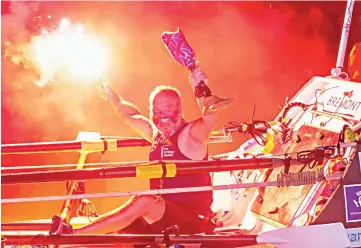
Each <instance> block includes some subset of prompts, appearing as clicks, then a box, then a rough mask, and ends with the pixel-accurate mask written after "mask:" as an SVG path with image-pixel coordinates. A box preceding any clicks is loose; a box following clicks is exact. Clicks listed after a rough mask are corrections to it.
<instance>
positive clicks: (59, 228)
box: [49, 215, 73, 235]
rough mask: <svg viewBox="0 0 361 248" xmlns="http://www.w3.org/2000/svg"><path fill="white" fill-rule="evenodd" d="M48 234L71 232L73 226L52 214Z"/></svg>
mask: <svg viewBox="0 0 361 248" xmlns="http://www.w3.org/2000/svg"><path fill="white" fill-rule="evenodd" d="M49 234H50V235H61V234H73V227H72V225H71V224H70V223H66V222H64V221H63V220H62V219H61V218H60V216H58V215H54V216H53V218H52V220H51V226H50V231H49Z"/></svg>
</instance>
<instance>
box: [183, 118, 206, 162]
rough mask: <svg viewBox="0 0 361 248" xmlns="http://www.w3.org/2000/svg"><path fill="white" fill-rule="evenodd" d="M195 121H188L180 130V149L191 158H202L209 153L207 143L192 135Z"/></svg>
mask: <svg viewBox="0 0 361 248" xmlns="http://www.w3.org/2000/svg"><path fill="white" fill-rule="evenodd" d="M193 125H194V121H193V122H190V123H188V124H187V125H186V126H185V127H184V128H183V130H182V131H181V132H180V134H179V137H178V146H179V149H180V151H181V152H182V153H183V154H184V155H185V156H187V157H188V158H190V159H193V160H202V159H203V158H204V157H205V156H206V154H207V144H205V143H201V142H199V141H198V140H197V139H194V138H193V137H192V135H191V132H190V130H191V128H192V126H193Z"/></svg>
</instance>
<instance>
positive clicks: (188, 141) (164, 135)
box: [53, 68, 215, 234]
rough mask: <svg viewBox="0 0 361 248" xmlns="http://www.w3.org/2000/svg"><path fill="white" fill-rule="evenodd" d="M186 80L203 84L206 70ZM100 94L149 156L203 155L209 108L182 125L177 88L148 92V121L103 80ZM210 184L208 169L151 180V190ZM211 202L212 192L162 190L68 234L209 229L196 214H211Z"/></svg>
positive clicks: (189, 157) (209, 128) (208, 131)
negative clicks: (146, 143) (147, 146)
mask: <svg viewBox="0 0 361 248" xmlns="http://www.w3.org/2000/svg"><path fill="white" fill-rule="evenodd" d="M189 80H190V83H191V85H192V87H193V89H194V88H195V86H196V85H197V83H198V82H201V81H202V80H203V82H205V83H206V84H207V83H208V82H207V78H206V76H205V74H204V73H203V72H202V71H201V70H200V69H199V68H197V69H196V70H195V71H194V72H193V73H192V74H191V75H190V77H189ZM100 92H101V96H102V97H103V98H104V99H106V100H107V101H109V103H110V104H111V105H112V107H113V108H114V110H115V112H116V114H117V115H118V116H119V117H120V118H121V119H122V120H123V121H124V122H125V123H127V124H128V125H129V126H131V127H132V128H133V129H134V130H135V131H136V132H138V133H139V134H140V135H141V136H142V137H144V138H145V139H146V140H148V141H149V142H151V143H152V147H151V150H150V154H149V159H150V160H154V161H159V160H162V161H164V160H206V159H207V157H208V153H207V142H208V138H209V136H210V134H211V132H212V129H213V127H214V125H215V117H214V114H213V113H214V112H213V113H212V112H210V113H209V112H208V113H207V114H203V113H202V115H201V117H200V118H199V119H197V120H195V121H192V122H190V123H187V122H186V121H185V120H184V118H183V115H182V105H181V95H180V92H179V91H178V90H177V89H175V88H172V87H170V86H158V87H157V88H156V89H155V90H154V91H153V92H152V94H151V95H150V99H149V106H150V119H148V118H146V117H145V116H143V115H141V114H140V112H139V111H138V109H137V108H136V107H135V106H134V105H133V104H132V103H129V102H127V101H125V100H124V99H122V98H121V97H120V96H118V95H117V94H116V93H115V92H114V91H113V90H111V89H110V87H109V86H108V84H102V85H101V88H100ZM202 102H203V101H202V99H198V104H199V106H200V108H201V109H203V106H202ZM211 184H212V183H211V178H210V175H209V173H204V174H196V175H183V176H182V175H180V176H176V177H175V178H165V179H164V180H160V179H151V180H150V188H151V189H159V188H178V187H193V186H210V185H211ZM212 202H213V198H212V192H211V191H205V192H197V193H178V194H165V195H161V197H159V196H137V197H133V198H131V199H130V200H129V201H128V202H127V203H125V204H124V205H123V206H120V207H119V208H117V209H114V210H113V211H111V212H109V213H106V214H105V215H103V216H101V217H99V218H98V219H96V220H95V221H94V222H92V223H90V224H89V225H86V226H84V227H81V228H79V229H74V230H73V233H74V234H104V233H112V232H117V231H118V230H124V231H125V232H131V233H134V232H137V233H161V232H162V231H164V230H165V229H166V228H168V227H170V226H172V225H177V226H178V227H179V229H180V232H181V233H198V232H204V231H206V230H205V228H206V226H207V227H210V228H211V229H212V228H214V225H213V223H210V222H209V223H207V224H206V223H205V221H204V219H207V218H204V219H201V218H199V215H201V216H204V217H209V216H211V214H212V212H211V209H210V208H211V204H212ZM205 224H206V225H205ZM208 224H209V225H208ZM53 233H57V231H55V232H53ZM58 233H59V232H58ZM63 233H64V232H63Z"/></svg>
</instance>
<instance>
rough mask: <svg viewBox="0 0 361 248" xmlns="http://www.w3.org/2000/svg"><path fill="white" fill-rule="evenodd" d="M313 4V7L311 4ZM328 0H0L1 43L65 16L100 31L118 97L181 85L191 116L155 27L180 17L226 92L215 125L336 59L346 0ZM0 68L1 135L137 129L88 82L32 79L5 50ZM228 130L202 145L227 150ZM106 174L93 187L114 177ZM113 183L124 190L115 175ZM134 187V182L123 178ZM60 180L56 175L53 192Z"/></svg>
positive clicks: (19, 39) (276, 97) (179, 75)
mask: <svg viewBox="0 0 361 248" xmlns="http://www.w3.org/2000/svg"><path fill="white" fill-rule="evenodd" d="M312 4H315V7H310V5H312ZM329 4H331V3H330V2H327V3H325V4H321V3H318V4H317V6H316V3H313V2H307V3H302V2H292V3H282V2H279V3H264V2H37V3H28V2H12V3H11V4H10V6H11V8H8V7H6V5H3V6H5V7H6V8H5V9H4V8H3V15H2V48H3V49H4V45H3V43H4V42H5V41H7V40H12V41H14V42H16V43H18V44H21V43H26V42H28V41H29V38H30V36H31V35H33V34H34V33H35V32H37V31H38V29H37V27H36V26H34V25H35V22H34V21H33V17H34V16H37V15H43V16H47V15H51V16H52V17H53V19H54V20H57V19H58V18H62V17H68V18H70V20H75V21H77V22H81V23H83V24H84V25H85V27H87V26H89V27H92V28H93V29H96V30H98V31H99V33H100V34H101V35H104V36H105V37H107V40H108V43H109V44H110V45H109V46H108V48H109V50H110V51H111V52H112V54H113V58H112V61H111V68H109V74H108V75H107V79H108V80H109V81H110V82H111V84H112V86H113V88H115V89H116V90H117V92H118V93H119V94H120V95H121V96H122V97H124V98H125V99H126V100H129V101H131V102H134V103H135V104H136V105H137V106H138V107H139V109H140V110H141V111H142V112H143V113H144V114H145V115H148V106H147V104H148V96H149V94H150V92H151V91H152V89H153V88H154V87H155V86H156V85H158V84H171V85H173V86H175V87H177V88H178V89H180V90H181V92H182V100H183V108H184V111H185V117H186V119H187V120H192V119H195V118H197V116H198V115H199V112H198V108H197V107H196V101H195V99H194V96H193V93H192V91H191V87H190V86H189V83H188V79H187V77H188V75H189V73H188V72H187V71H186V69H185V68H182V67H181V66H179V65H177V64H176V63H175V62H174V61H173V60H172V58H171V57H170V55H169V54H168V52H167V51H166V49H165V47H164V45H163V44H162V42H161V38H160V36H161V33H162V32H164V31H175V30H176V28H177V27H180V28H181V29H182V30H183V32H184V34H185V36H186V37H187V40H188V42H189V43H190V45H191V46H192V47H193V49H194V50H195V52H196V55H197V58H198V60H199V62H200V65H201V67H202V68H203V70H204V72H205V73H206V74H207V75H208V77H209V82H210V85H211V88H212V90H213V92H214V93H215V94H216V95H219V96H221V97H232V98H234V99H235V100H234V102H233V103H232V105H231V106H230V107H229V108H227V109H225V110H222V112H220V113H219V115H218V116H219V117H218V121H217V128H221V127H222V126H223V125H224V124H226V123H227V122H228V121H231V120H233V121H238V122H245V121H249V119H250V117H251V111H252V108H253V105H256V106H257V107H256V116H255V117H256V119H261V120H270V119H273V118H274V117H275V116H276V114H277V113H278V112H279V110H280V109H279V108H278V106H281V105H283V103H284V101H285V98H286V97H292V96H293V95H294V94H295V93H296V92H297V91H298V90H299V89H300V88H301V87H302V86H303V85H304V84H305V83H306V82H307V81H308V80H309V79H310V78H311V77H312V76H314V75H320V76H326V75H329V74H330V70H331V68H332V67H333V66H334V64H335V63H336V56H337V49H338V42H339V36H340V34H341V25H342V21H343V13H344V9H345V7H346V3H345V2H342V3H338V6H340V8H338V9H337V12H336V10H332V12H334V13H330V12H331V9H335V8H334V6H331V7H330V6H329ZM336 4H337V3H336ZM356 4H357V3H356ZM355 9H356V7H355ZM335 13H336V14H338V15H341V16H342V18H341V23H337V21H336V22H333V21H332V18H331V16H332V17H333V16H334V15H335ZM2 70H3V74H2V92H1V93H2V100H1V101H2V102H1V103H2V107H1V112H2V120H1V121H2V123H1V124H2V130H1V131H2V143H19V142H35V141H55V140H73V139H75V138H76V136H77V133H78V132H79V131H98V132H100V133H101V134H102V135H117V136H135V135H136V134H135V132H133V131H132V130H131V129H130V128H129V127H127V126H126V125H125V124H123V123H122V121H121V120H118V119H117V118H116V116H115V114H114V112H113V110H112V109H111V107H110V106H109V105H108V104H107V103H106V102H105V101H104V100H102V99H101V98H100V97H99V95H98V92H97V87H98V85H97V84H81V83H78V82H75V81H64V80H62V79H61V78H59V79H58V80H56V81H55V82H53V83H52V84H51V85H48V86H45V87H43V88H39V87H37V86H36V85H35V84H33V83H32V80H31V79H32V78H33V77H34V74H33V73H32V72H31V71H30V70H29V69H24V67H23V66H22V65H21V64H20V65H14V64H13V62H11V60H10V59H9V57H4V56H3V57H2ZM234 140H235V142H234V144H231V145H214V146H211V147H210V153H211V154H215V153H220V152H227V151H230V150H234V149H236V148H237V147H238V146H239V145H240V143H241V141H242V140H243V138H242V137H239V136H236V137H235V138H234ZM147 152H148V150H147V149H139V150H136V151H129V150H126V151H125V152H123V151H120V152H118V153H112V154H107V155H106V160H107V161H121V160H122V161H124V160H143V159H146V158H147V157H146V156H147ZM76 157H77V156H74V157H70V158H69V157H65V158H64V156H63V155H61V154H60V155H57V156H29V158H28V159H25V158H27V157H26V156H25V155H22V156H11V158H10V157H9V156H2V160H3V165H13V164H21V165H24V164H43V163H51V164H54V163H65V162H68V163H74V162H76ZM93 159H94V161H95V162H99V159H100V157H99V155H94V157H93ZM25 161H26V162H25ZM107 184H108V185H107ZM107 184H106V183H103V184H102V186H100V188H102V187H103V188H106V189H108V190H109V189H110V188H111V187H112V186H113V187H115V186H114V184H112V186H110V185H111V184H110V183H109V182H108V183H107ZM128 184H129V183H128ZM90 185H92V184H90ZM144 185H146V184H143V186H144ZM33 187H35V186H33ZM92 187H94V189H95V188H96V190H99V185H97V187H95V186H90V190H89V191H91V188H92ZM117 187H119V188H121V189H122V190H124V185H118V186H117ZM134 187H135V184H134V183H133V184H132V187H131V188H132V189H134ZM54 189H55V188H54ZM14 190H15V188H13V190H8V191H4V189H3V194H5V195H7V196H14V197H15V196H19V194H17V193H16V191H14ZM62 190H63V185H60V186H59V188H58V193H59V192H60V193H63V192H62ZM54 192H55V191H53V192H52V194H55V193H54ZM28 193H29V192H28ZM28 193H27V195H28ZM22 195H26V194H25V193H24V192H23V193H22ZM56 204H58V205H59V203H56ZM112 204H113V205H112ZM118 204H119V202H116V203H115V202H113V203H109V202H107V203H104V202H103V201H99V206H98V210H100V212H104V210H105V209H106V210H109V209H110V208H111V207H114V206H115V205H118ZM5 207H10V206H4V210H6V209H5ZM55 208H56V207H55ZM52 211H53V210H52ZM56 211H58V210H56ZM39 212H40V211H39ZM19 216H20V217H18V218H21V215H19ZM3 217H4V216H3ZM5 217H6V216H5ZM8 217H9V218H10V217H11V218H12V217H14V216H8ZM22 217H24V216H22ZM47 217H49V216H47Z"/></svg>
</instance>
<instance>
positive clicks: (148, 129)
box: [100, 83, 153, 142]
mask: <svg viewBox="0 0 361 248" xmlns="http://www.w3.org/2000/svg"><path fill="white" fill-rule="evenodd" d="M100 94H101V96H102V97H103V98H104V99H106V100H108V101H109V103H110V104H111V105H112V107H113V109H114V111H115V113H116V114H117V116H118V117H119V118H121V119H122V120H123V121H124V122H125V123H126V124H128V125H129V126H130V127H131V128H132V129H134V130H135V131H136V132H137V133H139V134H140V135H141V136H142V137H143V138H144V139H146V140H148V141H149V142H152V140H153V128H152V125H151V123H150V121H149V119H148V118H147V117H145V116H143V115H141V114H140V112H139V110H138V108H137V107H136V106H135V105H134V104H132V103H130V102H127V101H125V100H124V99H123V98H121V97H120V96H119V95H118V94H117V93H115V92H114V91H113V90H112V89H110V88H109V86H108V84H106V83H103V84H102V85H101V86H100Z"/></svg>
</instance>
